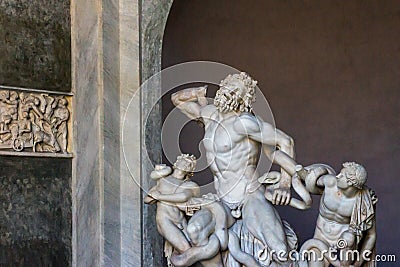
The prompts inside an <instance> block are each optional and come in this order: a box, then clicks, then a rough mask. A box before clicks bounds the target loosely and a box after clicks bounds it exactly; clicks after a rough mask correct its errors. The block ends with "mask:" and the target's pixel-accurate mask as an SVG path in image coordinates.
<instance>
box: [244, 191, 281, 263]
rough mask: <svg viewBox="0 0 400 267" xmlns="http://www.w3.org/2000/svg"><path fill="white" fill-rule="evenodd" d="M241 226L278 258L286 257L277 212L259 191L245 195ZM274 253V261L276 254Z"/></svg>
mask: <svg viewBox="0 0 400 267" xmlns="http://www.w3.org/2000/svg"><path fill="white" fill-rule="evenodd" d="M242 217H243V224H244V225H245V227H246V228H247V229H248V230H249V232H250V233H252V234H253V235H254V236H255V237H256V238H257V239H259V240H260V241H261V242H262V243H263V244H264V245H265V246H268V247H269V249H271V250H274V251H275V252H276V253H281V254H279V256H283V255H285V256H286V255H287V253H288V245H287V242H286V234H285V231H284V228H283V224H282V221H281V219H280V217H279V214H278V212H277V211H276V210H275V208H274V207H273V206H272V204H271V203H270V202H268V201H267V200H266V199H265V197H264V195H263V194H262V193H261V191H259V190H257V191H256V192H254V193H252V194H249V195H247V199H246V201H245V203H244V206H243V210H242ZM276 253H274V256H275V258H274V259H275V260H277V259H276V256H277V254H276Z"/></svg>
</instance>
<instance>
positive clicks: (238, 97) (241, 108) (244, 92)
mask: <svg viewBox="0 0 400 267" xmlns="http://www.w3.org/2000/svg"><path fill="white" fill-rule="evenodd" d="M256 84H257V82H256V81H254V80H253V79H252V78H251V77H250V76H248V75H247V74H246V73H244V72H242V73H240V74H233V75H228V77H226V78H225V79H224V80H223V81H221V84H220V88H219V90H218V91H217V93H216V95H215V98H214V105H215V106H216V107H217V108H218V110H219V111H220V112H223V113H227V112H231V111H236V112H250V111H251V110H252V107H251V104H252V103H253V102H254V101H255V96H254V94H255V86H256Z"/></svg>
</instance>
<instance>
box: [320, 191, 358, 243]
mask: <svg viewBox="0 0 400 267" xmlns="http://www.w3.org/2000/svg"><path fill="white" fill-rule="evenodd" d="M355 200H356V198H355V197H352V198H348V197H346V196H344V195H343V193H342V192H341V191H340V190H339V188H338V187H337V186H336V185H335V186H332V187H325V190H324V193H323V195H322V197H321V203H320V208H319V216H318V220H317V228H316V231H315V237H317V238H319V239H323V240H325V241H327V242H328V243H329V244H330V245H332V246H333V245H336V242H337V240H338V239H339V238H340V235H341V234H342V233H343V232H344V231H346V230H348V229H349V223H350V218H351V214H352V211H353V207H354V204H355Z"/></svg>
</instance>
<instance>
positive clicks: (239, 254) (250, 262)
mask: <svg viewBox="0 0 400 267" xmlns="http://www.w3.org/2000/svg"><path fill="white" fill-rule="evenodd" d="M228 248H229V252H230V254H231V255H232V257H233V258H234V259H235V260H236V261H238V262H239V263H241V264H244V265H245V266H251V267H261V265H260V264H258V262H257V261H256V260H255V259H254V258H253V256H251V255H249V254H247V253H245V252H243V251H242V250H241V249H240V240H239V238H238V237H237V235H236V234H235V233H234V232H232V231H229V244H228Z"/></svg>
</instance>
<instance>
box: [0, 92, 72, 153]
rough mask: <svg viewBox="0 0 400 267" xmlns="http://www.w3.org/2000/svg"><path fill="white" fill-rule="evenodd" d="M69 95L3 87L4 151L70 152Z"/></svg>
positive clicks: (0, 147)
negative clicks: (22, 90)
mask: <svg viewBox="0 0 400 267" xmlns="http://www.w3.org/2000/svg"><path fill="white" fill-rule="evenodd" d="M69 102H70V101H69V100H68V96H64V95H51V94H47V93H30V92H25V91H24V92H18V91H11V90H0V153H1V151H14V152H22V151H24V152H34V153H41V152H47V153H60V154H68V152H69V151H68V150H69V149H68V128H69V126H70V125H69V123H70V118H71V113H70V109H69Z"/></svg>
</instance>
